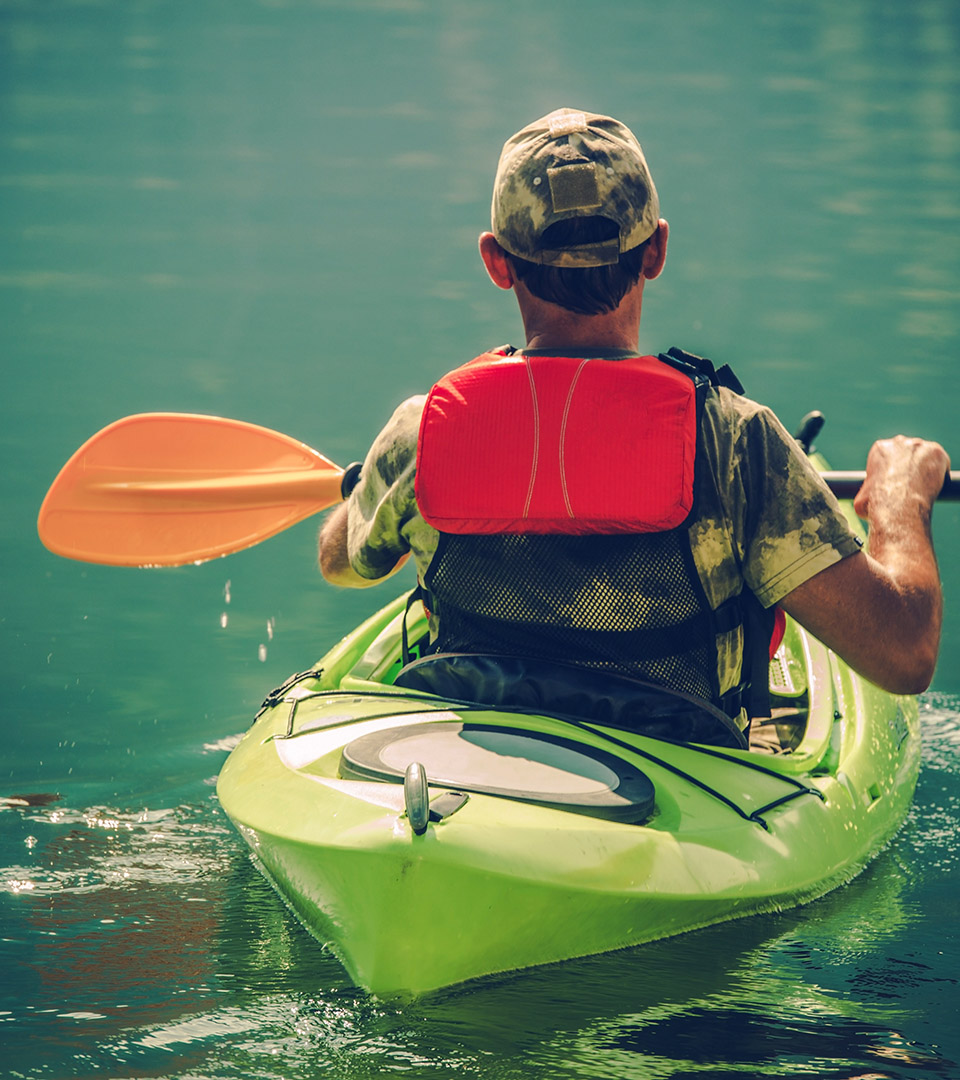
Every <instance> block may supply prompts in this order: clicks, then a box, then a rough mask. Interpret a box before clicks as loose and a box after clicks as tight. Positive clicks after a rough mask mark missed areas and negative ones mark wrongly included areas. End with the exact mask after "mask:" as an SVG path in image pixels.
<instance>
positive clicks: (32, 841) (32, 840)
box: [24, 836, 37, 848]
mask: <svg viewBox="0 0 960 1080" xmlns="http://www.w3.org/2000/svg"><path fill="white" fill-rule="evenodd" d="M24 843H25V844H26V845H27V847H28V848H35V847H36V846H37V838H36V837H35V836H28V837H27V838H26V839H25V840H24Z"/></svg>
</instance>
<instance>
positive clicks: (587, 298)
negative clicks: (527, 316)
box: [506, 217, 656, 315]
mask: <svg viewBox="0 0 960 1080" xmlns="http://www.w3.org/2000/svg"><path fill="white" fill-rule="evenodd" d="M618 233H619V230H618V227H617V224H616V222H614V221H611V220H610V219H609V218H603V217H578V218H567V219H566V220H565V221H558V222H555V223H554V224H553V225H550V226H549V227H548V228H547V229H545V230H544V231H543V235H542V236H541V237H540V244H541V246H542V247H543V248H545V249H546V248H563V247H568V246H572V245H576V244H590V243H596V242H598V241H602V240H609V239H611V238H612V237H614V236H617V235H618ZM654 235H656V234H654ZM651 239H652V237H648V238H647V239H646V240H644V242H643V243H642V244H638V245H637V246H636V247H634V248H631V249H630V250H629V251H624V252H621V254H620V261H619V262H616V263H612V264H611V265H609V266H586V267H568V266H545V265H542V264H540V263H533V262H529V261H528V260H527V259H521V258H520V257H519V256H518V255H513V254H511V253H510V252H509V251H508V252H506V255H507V258H508V259H509V260H510V262H511V264H512V266H513V268H514V271H515V272H516V275H517V278H518V279H519V280H520V281H522V282H523V283H524V285H525V286H526V287H527V288H528V289H529V290H530V292H531V293H533V295H534V296H536V297H539V299H541V300H546V301H547V303H550V304H557V305H558V306H559V307H562V308H565V309H566V310H567V311H572V312H575V313H576V314H578V315H602V314H604V313H605V312H609V311H615V310H616V309H617V308H618V307H619V306H620V301H621V300H622V299H623V298H624V296H626V294H627V293H628V292H629V291H630V290H631V289H632V288H633V286H634V285H636V283H637V282H638V281H639V280H640V274H641V272H642V270H643V254H644V252H645V251H646V248H647V244H649V243H650V240H651Z"/></svg>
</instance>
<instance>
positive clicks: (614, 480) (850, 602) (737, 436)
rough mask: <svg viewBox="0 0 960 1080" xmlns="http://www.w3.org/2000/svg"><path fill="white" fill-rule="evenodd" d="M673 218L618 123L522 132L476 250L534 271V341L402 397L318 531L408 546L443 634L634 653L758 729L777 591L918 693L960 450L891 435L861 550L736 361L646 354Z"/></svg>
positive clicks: (346, 553) (529, 331) (525, 274)
mask: <svg viewBox="0 0 960 1080" xmlns="http://www.w3.org/2000/svg"><path fill="white" fill-rule="evenodd" d="M668 231H669V230H668V225H667V222H666V221H665V220H663V219H662V218H661V217H660V216H659V203H658V198H657V193H656V190H655V188H654V185H653V181H652V179H651V177H650V174H649V170H648V168H647V163H646V161H645V159H644V155H643V152H642V150H641V148H640V146H639V144H638V143H637V141H636V139H635V138H634V136H633V135H632V133H631V132H630V131H629V130H628V129H627V128H625V127H624V126H623V125H621V124H619V123H618V122H617V121H615V120H612V119H610V118H609V117H603V116H597V115H594V114H589V113H583V112H579V111H576V110H571V109H560V110H557V111H556V112H554V113H551V114H550V115H549V116H546V117H543V118H542V119H540V120H538V121H536V122H534V123H533V124H531V125H529V126H528V127H526V128H524V129H523V130H522V131H520V132H518V133H517V134H516V135H514V136H513V137H512V138H511V139H510V140H508V141H507V143H506V144H505V146H504V149H503V153H502V155H501V159H500V164H499V168H498V172H497V177H496V181H495V186H494V195H493V209H492V232H485V233H483V235H482V236H481V237H480V255H481V258H482V260H483V263H484V266H485V267H486V270H487V273H488V274H489V276H490V278H491V280H492V281H493V282H494V284H495V285H497V286H498V287H499V288H501V289H505V290H512V291H513V292H514V294H515V296H516V299H517V302H518V305H519V309H520V314H521V317H522V319H523V325H524V330H525V336H526V345H525V347H524V348H523V350H522V351H521V352H517V351H516V350H513V349H511V348H509V347H507V348H504V349H501V350H497V351H495V352H494V353H492V354H486V355H485V356H484V357H480V358H478V359H477V361H474V362H473V364H470V365H466V366H465V367H464V368H462V369H458V371H455V372H453V373H451V374H450V375H448V376H446V377H445V378H444V379H443V380H440V382H439V383H438V384H437V386H436V387H435V388H434V390H433V391H432V392H431V395H430V398H429V400H427V399H424V398H423V397H417V398H412V399H410V400H409V401H406V402H404V403H403V404H402V405H401V406H400V407H399V408H398V409H397V411H396V413H395V414H394V416H393V417H392V419H391V420H390V422H389V423H388V424H387V426H386V427H385V428H384V429H383V431H382V432H381V434H380V435H379V436H378V438H377V439H376V441H375V443H374V445H373V447H372V448H371V450H370V452H369V454H368V456H367V458H366V461H365V462H364V465H363V468H362V471H361V478H360V480H359V483H358V485H357V487H356V488H355V490H354V491H353V492H352V494H351V495H350V497H349V499H348V500H347V502H346V503H345V504H344V505H343V506H341V507H339V508H338V509H337V510H336V511H335V512H334V513H333V514H332V515H331V516H330V517H329V519H328V520H327V521H326V523H325V525H324V527H323V529H322V531H321V535H320V551H319V554H320V567H321V570H322V573H323V575H324V577H325V578H326V579H327V580H328V581H330V582H333V583H335V584H338V585H343V586H352V587H364V586H367V585H372V584H375V583H377V582H378V581H381V580H383V579H384V578H385V577H387V576H389V575H390V574H391V573H392V572H393V571H394V570H396V569H397V568H399V566H400V565H401V564H402V563H403V562H404V561H405V559H406V557H407V555H408V553H411V552H412V554H413V556H414V559H415V562H416V565H417V571H418V577H419V580H420V582H421V584H422V585H424V586H425V588H426V597H425V599H426V606H427V607H428V609H429V612H430V624H431V637H432V639H433V640H434V643H435V647H438V648H439V650H441V651H447V652H457V653H463V652H466V653H470V652H475V653H499V654H506V655H508V656H513V657H517V656H524V655H529V656H532V657H535V658H539V659H541V660H546V661H558V662H562V663H566V664H575V665H581V666H583V667H586V668H592V669H594V670H595V671H596V670H599V671H601V672H605V673H609V676H610V678H611V679H617V678H620V677H623V676H633V677H635V678H640V679H644V680H646V681H648V682H655V683H658V684H661V685H665V686H667V687H670V688H671V689H675V690H682V691H687V692H690V693H694V694H695V695H697V696H700V697H704V698H707V699H709V700H711V701H712V702H713V704H714V705H715V706H717V707H719V708H720V709H722V710H723V711H724V712H725V713H726V714H727V715H729V716H731V717H733V718H735V720H736V722H737V723H738V724H739V725H740V726H741V727H742V726H743V725H744V724H745V723H746V722H747V720H748V715H747V713H748V712H749V711H751V710H749V709H748V710H747V711H746V712H745V711H743V710H742V709H741V706H742V705H748V704H749V702H750V698H749V688H748V685H747V684H748V683H749V681H750V677H751V676H750V671H749V669H750V668H751V657H752V670H753V675H752V679H753V682H754V683H755V684H756V683H757V682H758V679H760V678H765V660H766V655H765V653H766V648H767V645H768V641H767V640H766V639H767V638H768V637H769V632H770V623H769V620H765V619H764V618H763V616H762V615H760V616H759V617H758V614H757V613H758V612H761V611H762V610H765V611H767V612H771V611H772V610H773V608H774V606H775V605H779V606H780V607H781V608H782V609H784V610H785V611H786V612H788V613H789V614H790V615H792V616H794V617H795V618H796V619H797V620H798V621H799V622H800V623H801V624H802V625H804V626H805V627H807V628H808V629H809V630H810V631H811V632H812V633H814V634H815V635H816V636H817V637H818V638H819V639H820V640H822V641H823V642H824V643H825V644H827V645H828V646H829V647H831V648H833V649H834V650H835V651H836V652H837V653H839V654H840V655H841V656H842V657H843V658H844V659H845V660H847V661H848V662H849V663H850V664H851V665H852V666H853V667H854V668H855V669H856V670H857V671H859V672H860V673H861V674H863V675H864V676H866V677H867V678H869V679H870V680H872V681H873V682H875V683H876V684H878V685H879V686H881V687H883V688H885V689H887V690H890V691H892V692H895V693H917V692H920V691H921V690H923V689H925V688H926V687H927V686H928V685H929V682H930V680H931V678H932V676H933V671H934V666H935V663H936V657H937V652H938V648H939V635H940V623H941V611H942V601H941V592H940V583H939V577H938V572H937V566H936V560H935V557H934V551H933V545H932V540H931V533H930V518H931V510H932V505H933V502H934V500H935V499H936V496H937V494H938V493H939V491H940V488H941V486H942V484H943V481H944V477H945V475H946V473H947V471H948V469H949V460H948V458H947V455H946V454H945V452H944V451H943V449H942V448H941V447H940V446H938V445H937V444H934V443H929V442H925V441H922V440H919V439H908V438H904V437H903V436H897V437H896V438H894V439H889V440H883V441H881V442H878V443H877V444H875V445H874V447H873V448H872V449H871V451H870V454H869V457H868V461H867V479H866V482H865V483H864V485H863V487H862V489H861V491H860V492H859V494H858V496H857V499H856V502H855V507H856V511H857V513H858V514H859V515H860V516H861V517H863V518H864V519H865V520H867V521H868V523H869V526H870V541H869V545H868V547H869V550H868V551H864V550H862V549H861V545H860V542H859V540H858V539H857V538H856V537H855V536H854V534H853V533H852V531H851V530H850V528H849V526H848V524H847V522H846V520H845V518H844V517H843V514H842V513H841V511H840V509H839V506H838V504H837V502H836V500H835V499H834V498H833V496H832V495H831V494H830V493H829V491H827V489H826V487H825V485H824V484H823V483H822V481H821V480H820V479H819V478H818V476H817V475H816V472H815V470H814V469H813V468H812V466H811V465H810V464H809V462H808V461H807V459H806V456H805V455H804V453H803V451H802V450H801V449H800V448H799V447H798V445H797V444H796V441H795V440H794V439H792V438H791V437H790V436H789V435H788V434H787V433H786V431H785V430H784V429H783V427H782V426H781V425H780V423H779V421H777V420H776V418H775V417H774V416H773V414H772V413H770V411H769V410H767V409H765V408H763V407H761V406H759V405H757V404H755V403H754V402H752V401H750V400H749V399H747V398H745V397H743V396H742V395H741V394H740V393H737V392H736V391H737V390H738V389H739V385H738V384H737V383H736V380H735V378H731V377H730V376H729V375H727V376H726V377H722V373H718V374H720V375H721V377H717V375H715V374H714V373H713V370H712V366H711V365H709V364H704V363H702V362H699V361H698V358H696V357H691V356H688V355H687V354H683V353H680V352H679V351H677V350H673V353H674V355H673V356H663V355H661V357H660V358H659V360H655V359H654V358H650V357H648V358H641V357H640V356H639V352H638V342H639V326H640V318H641V309H642V301H643V293H644V288H645V286H646V284H647V282H650V281H653V280H654V279H655V278H657V277H658V276H659V274H660V272H661V271H662V269H663V266H664V261H665V259H666V253H667V238H668ZM591 380H592V381H591ZM731 387H732V388H731ZM681 414H682V416H683V419H682V420H676V421H675V419H674V418H675V417H677V416H680V415H681ZM571 432H576V433H577V434H576V437H574V436H573V435H571ZM418 437H419V439H420V447H419V451H418ZM530 446H533V447H534V449H533V450H532V451H529V452H528V448H529V447H530ZM638 446H640V447H642V452H638V451H637V447H638ZM531 453H532V455H533V457H532V458H531V457H530V454H531ZM418 454H419V456H418ZM591 454H592V455H594V457H593V460H595V462H596V466H597V467H596V468H595V470H594V473H593V475H592V479H591V478H590V477H589V468H590V465H591V460H590V455H591ZM654 459H656V462H655V461H654ZM694 460H695V468H693V469H690V468H688V466H689V465H690V463H691V462H693V461H694ZM657 462H658V463H657ZM515 463H516V464H515ZM585 477H586V479H585ZM550 485H553V488H555V489H556V492H557V493H559V494H556V493H555V494H554V495H551V494H550V492H547V491H545V489H546V488H548V487H550ZM514 489H515V491H514ZM511 492H514V493H513V494H511ZM524 492H526V494H525V495H524ZM551 498H553V502H552V503H551V502H550V499H551ZM511 500H513V502H511ZM521 503H522V506H521ZM508 504H509V505H508ZM588 505H589V506H590V507H592V509H591V510H590V511H589V512H588V511H587V510H586V509H584V508H585V507H587V506H588ZM745 642H746V645H745ZM758 642H759V643H760V645H761V646H762V648H761V651H760V653H758V651H757V643H758ZM758 655H759V656H760V659H759V660H758V659H757V657H758ZM761 668H762V675H761V673H760V672H761ZM757 700H758V699H753V705H754V707H753V709H752V711H753V713H754V714H755V715H763V713H762V707H763V706H762V698H760V699H759V701H760V704H759V705H757ZM758 709H759V710H761V711H759V712H758V711H757V710H758Z"/></svg>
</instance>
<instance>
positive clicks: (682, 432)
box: [416, 353, 706, 535]
mask: <svg viewBox="0 0 960 1080" xmlns="http://www.w3.org/2000/svg"><path fill="white" fill-rule="evenodd" d="M705 385H706V381H705V380H703V386H705ZM697 432H698V418H697V384H696V383H695V381H694V379H692V378H690V377H689V376H687V375H685V374H682V373H681V372H680V371H678V370H676V369H675V368H673V367H669V366H667V365H666V364H664V363H662V362H661V361H659V360H658V359H657V358H656V357H653V356H638V357H631V358H626V359H623V360H604V359H576V358H570V357H554V356H550V357H540V356H538V357H527V356H523V355H520V354H514V355H504V354H503V353H487V354H485V355H484V356H480V357H478V358H477V359H476V360H474V361H472V362H471V363H469V364H465V365H464V366H463V367H460V368H457V369H456V370H455V371H452V372H450V373H449V374H448V375H445V376H444V377H443V378H442V379H441V380H440V381H439V382H438V383H437V384H436V385H435V386H434V387H433V389H432V390H431V391H430V393H429V395H428V397H427V403H426V407H425V408H424V411H423V419H422V421H421V425H420V437H419V442H418V447H417V476H416V494H417V504H418V506H419V508H420V513H421V514H422V515H423V517H424V519H425V520H426V521H427V522H428V523H429V524H431V525H433V526H434V527H435V528H437V529H439V530H440V531H441V532H447V533H461V534H463V533H469V534H477V533H482V534H491V533H557V532H559V533H564V534H568V535H575V534H580V535H582V534H611V533H636V532H643V533H646V532H662V531H664V530H665V529H672V528H675V527H676V526H678V525H680V524H681V523H682V522H683V521H684V520H685V519H686V517H687V515H688V514H689V513H690V509H691V507H692V506H693V476H694V464H695V460H696V449H697ZM624 477H629V478H630V482H629V483H626V484H625V483H624V482H623V478H624Z"/></svg>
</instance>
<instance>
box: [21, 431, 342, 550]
mask: <svg viewBox="0 0 960 1080" xmlns="http://www.w3.org/2000/svg"><path fill="white" fill-rule="evenodd" d="M342 478H343V469H341V468H340V467H339V466H337V465H334V464H333V462H332V461H328V460H327V459H326V458H325V457H323V455H322V454H318V453H317V451H316V450H311V449H310V447H309V446H306V445H305V444H304V443H301V442H298V441H297V440H296V439H291V438H290V437H289V436H287V435H281V434H280V433H279V432H276V431H271V430H270V429H269V428H264V427H259V426H257V425H256V424H247V423H244V422H243V421H240V420H226V419H223V418H222V417H218V416H199V415H194V414H190V413H142V414H139V415H136V416H127V417H125V418H124V419H122V420H117V421H116V422H115V423H113V424H110V425H109V426H108V427H105V428H104V429H103V430H102V431H99V432H97V434H96V435H94V436H93V437H92V438H90V439H88V440H87V442H85V443H84V444H83V446H81V447H80V449H79V450H78V451H77V452H76V453H75V454H74V455H73V456H72V457H71V458H70V460H69V461H68V462H67V463H66V465H64V467H63V468H62V469H61V470H60V473H59V475H58V476H57V478H56V480H54V482H53V484H52V485H51V487H50V490H49V491H48V492H47V495H46V498H45V499H44V500H43V505H42V506H41V507H40V516H39V519H38V521H37V529H38V531H39V533H40V539H41V540H42V541H43V542H44V544H45V545H46V546H47V547H48V548H49V549H50V550H51V551H53V552H54V553H56V554H57V555H65V556H66V557H67V558H71V559H80V560H82V561H83V562H94V563H109V564H111V565H113V566H182V565H183V564H185V563H191V562H202V561H204V560H206V559H213V558H216V557H218V556H221V555H229V554H231V553H232V552H234V551H240V550H241V549H243V548H246V547H251V546H252V545H253V544H258V543H259V542H260V541H261V540H266V539H267V538H268V537H270V536H274V535H275V534H276V533H278V532H282V531H283V530H284V529H287V528H289V527H290V526H291V525H295V524H296V523H297V522H298V521H302V520H303V519H304V518H307V517H310V515H311V514H316V513H319V511H321V510H325V509H326V508H327V507H329V506H332V505H333V504H334V503H337V502H339V501H340V500H341V498H342V495H341V493H340V485H341V480H342Z"/></svg>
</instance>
